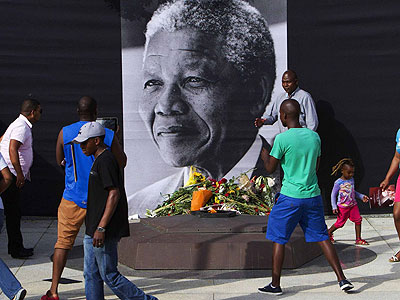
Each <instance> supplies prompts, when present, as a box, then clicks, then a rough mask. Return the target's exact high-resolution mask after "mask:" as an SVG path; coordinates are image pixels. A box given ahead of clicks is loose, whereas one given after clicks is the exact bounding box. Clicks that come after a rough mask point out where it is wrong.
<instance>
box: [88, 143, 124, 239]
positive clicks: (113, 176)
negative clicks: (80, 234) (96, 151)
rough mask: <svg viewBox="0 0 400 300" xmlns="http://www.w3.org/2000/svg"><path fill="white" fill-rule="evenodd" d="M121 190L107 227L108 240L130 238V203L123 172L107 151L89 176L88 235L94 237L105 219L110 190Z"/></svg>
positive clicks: (99, 157)
mask: <svg viewBox="0 0 400 300" xmlns="http://www.w3.org/2000/svg"><path fill="white" fill-rule="evenodd" d="M110 187H115V188H118V189H119V193H120V198H119V201H118V204H117V207H116V209H115V212H114V214H113V216H112V217H111V219H110V222H109V223H108V225H107V226H106V238H120V237H125V236H129V223H128V203H127V200H126V194H125V188H124V185H123V180H122V174H121V170H120V168H119V166H118V163H117V161H116V159H115V157H114V155H113V154H112V153H111V152H110V151H108V150H105V151H104V152H103V153H101V154H100V155H99V156H98V157H97V158H96V160H95V161H94V163H93V165H92V169H91V170H90V175H89V188H88V201H87V212H86V234H87V235H89V236H91V237H93V234H94V232H95V231H96V229H97V227H98V225H99V222H100V220H101V218H102V217H103V213H104V210H105V208H106V203H107V198H108V190H107V189H108V188H110Z"/></svg>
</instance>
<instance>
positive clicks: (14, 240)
mask: <svg viewBox="0 0 400 300" xmlns="http://www.w3.org/2000/svg"><path fill="white" fill-rule="evenodd" d="M16 181H17V177H15V176H14V175H13V181H12V183H11V185H10V186H9V188H8V189H7V190H6V191H5V192H3V194H2V195H1V198H2V199H3V204H4V214H5V216H6V229H7V236H8V252H9V253H12V252H14V253H15V252H18V251H19V250H20V249H22V248H23V241H22V233H21V206H20V196H21V189H19V188H17V186H16V185H15V183H16Z"/></svg>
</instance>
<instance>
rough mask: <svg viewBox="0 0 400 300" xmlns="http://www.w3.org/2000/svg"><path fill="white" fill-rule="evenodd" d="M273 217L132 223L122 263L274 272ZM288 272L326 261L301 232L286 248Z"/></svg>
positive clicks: (176, 218)
mask: <svg viewBox="0 0 400 300" xmlns="http://www.w3.org/2000/svg"><path fill="white" fill-rule="evenodd" d="M267 222H268V217H262V216H248V215H240V216H236V217H231V218H200V217H198V216H191V215H183V216H173V217H159V218H153V219H141V220H140V222H139V223H131V224H130V231H131V236H130V237H128V238H123V239H122V240H121V242H120V243H119V261H120V263H122V264H124V265H126V266H128V267H131V268H133V269H138V270H140V269H153V270H154V269H156V270H169V269H170V270H182V269H184V270H211V269H219V270H243V269H271V266H272V260H271V258H272V242H271V241H269V240H267V239H266V238H265V231H266V228H267ZM285 249H286V252H285V260H284V264H283V267H284V268H297V267H300V266H301V265H303V264H305V263H307V262H309V261H311V260H313V259H314V258H316V257H317V256H319V255H321V250H320V247H319V246H318V244H316V243H306V242H305V240H304V235H303V231H302V230H301V228H300V227H299V226H297V228H296V229H295V231H294V232H293V234H292V237H291V239H290V241H289V243H287V244H286V248H285Z"/></svg>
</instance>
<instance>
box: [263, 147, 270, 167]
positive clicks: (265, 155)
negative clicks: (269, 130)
mask: <svg viewBox="0 0 400 300" xmlns="http://www.w3.org/2000/svg"><path fill="white" fill-rule="evenodd" d="M261 159H262V160H263V161H264V162H265V163H268V161H269V151H268V150H267V149H265V148H264V147H263V148H262V150H261Z"/></svg>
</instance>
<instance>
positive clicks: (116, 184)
mask: <svg viewBox="0 0 400 300" xmlns="http://www.w3.org/2000/svg"><path fill="white" fill-rule="evenodd" d="M104 136H105V130H104V128H103V126H102V125H100V124H99V123H97V122H88V123H86V124H85V125H83V126H82V127H81V129H80V131H79V133H78V135H77V136H76V137H75V139H74V140H73V143H78V144H80V146H81V149H82V151H83V153H84V154H85V155H94V157H95V160H94V162H93V165H92V169H91V170H90V175H89V187H88V199H87V213H86V234H85V238H84V251H85V255H84V277H85V293H86V299H87V300H98V299H104V282H105V283H106V284H107V285H108V287H109V288H110V289H111V290H112V291H113V292H114V294H115V295H117V296H118V297H119V298H120V299H143V300H147V299H148V300H154V299H157V298H155V297H153V296H150V295H146V294H145V293H144V292H143V291H142V290H141V289H139V288H137V287H136V285H134V284H133V283H132V282H130V281H129V280H128V279H127V278H125V277H124V276H123V275H121V274H120V273H119V271H118V269H117V265H118V252H117V246H118V242H119V240H120V238H121V237H126V236H129V224H128V204H127V200H126V194H125V188H124V185H123V180H122V174H121V169H120V168H119V166H118V162H117V161H116V159H115V157H114V155H113V154H112V153H111V152H110V151H108V150H107V146H106V145H105V144H104Z"/></svg>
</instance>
